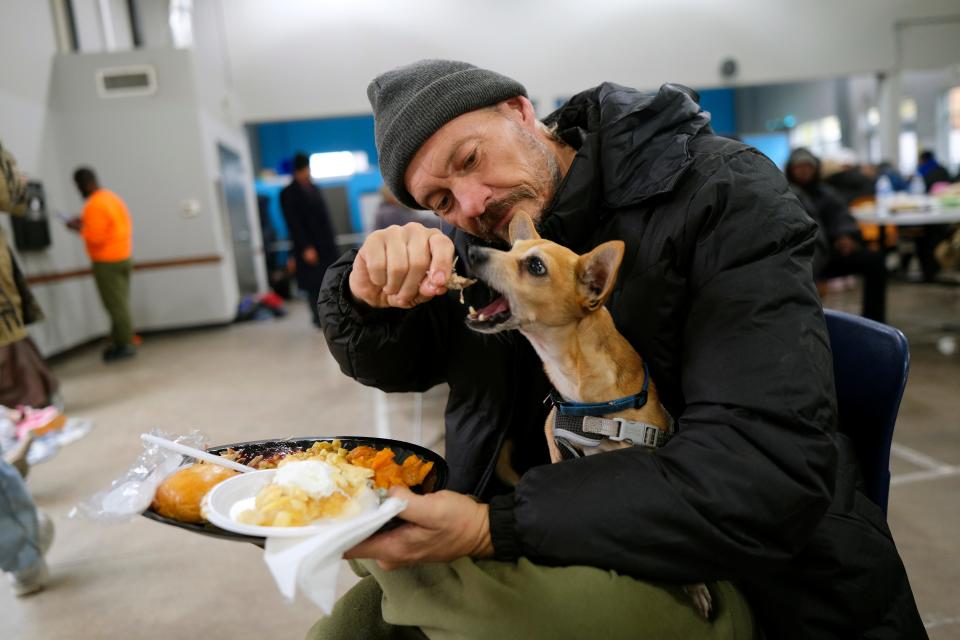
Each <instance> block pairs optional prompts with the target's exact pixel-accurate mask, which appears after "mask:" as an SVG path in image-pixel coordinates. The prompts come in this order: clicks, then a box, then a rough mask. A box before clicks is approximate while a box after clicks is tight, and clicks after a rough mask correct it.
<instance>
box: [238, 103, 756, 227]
mask: <svg viewBox="0 0 960 640" xmlns="http://www.w3.org/2000/svg"><path fill="white" fill-rule="evenodd" d="M699 93H700V104H701V105H702V106H703V108H704V109H705V110H707V111H709V112H710V115H711V117H712V123H713V129H714V131H716V132H717V133H719V134H725V135H730V134H732V133H734V132H735V131H736V122H737V118H736V107H735V101H734V90H733V89H704V90H702V91H700V92H699ZM257 137H258V139H259V145H260V166H261V167H263V168H264V169H273V170H274V171H276V172H277V173H279V174H289V173H290V162H291V160H292V158H293V154H295V153H296V152H297V151H303V152H304V153H306V154H308V155H309V154H311V153H321V152H324V151H366V152H367V157H368V158H369V159H370V167H371V171H370V172H369V173H365V174H358V175H355V176H352V177H351V178H349V179H331V180H326V181H323V184H341V185H345V186H346V187H347V192H348V199H349V203H350V218H351V221H352V222H353V225H354V230H355V231H361V230H362V225H361V218H360V196H361V194H363V193H367V192H371V191H376V190H377V189H379V188H380V185H381V184H382V183H383V181H382V179H381V178H380V174H379V172H378V171H377V148H376V144H375V142H374V136H373V116H372V115H362V116H346V117H341V118H324V119H320V120H294V121H290V122H269V123H264V124H259V125H257ZM280 188H281V187H278V186H276V185H273V184H266V183H262V182H259V181H258V183H257V193H259V194H261V195H266V196H268V197H269V198H270V209H271V210H270V217H271V220H273V221H274V223H275V225H276V226H277V228H278V229H279V230H281V233H284V235H285V230H286V229H285V226H284V225H283V216H281V215H280V211H279V202H278V197H277V195H278V194H279V191H280Z"/></svg>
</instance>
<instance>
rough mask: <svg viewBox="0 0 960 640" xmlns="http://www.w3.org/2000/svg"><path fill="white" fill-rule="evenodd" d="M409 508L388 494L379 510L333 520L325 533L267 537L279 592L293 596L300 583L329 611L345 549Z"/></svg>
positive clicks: (270, 564) (268, 560) (269, 561)
mask: <svg viewBox="0 0 960 640" xmlns="http://www.w3.org/2000/svg"><path fill="white" fill-rule="evenodd" d="M406 508H407V502H406V501H405V500H400V499H399V498H387V499H386V500H384V501H383V502H382V503H381V504H380V507H379V508H378V509H377V510H376V511H370V512H368V513H364V514H361V515H359V516H357V517H355V518H350V519H349V520H345V521H343V522H339V523H335V524H331V525H330V527H329V528H325V529H324V531H323V532H322V533H317V534H314V535H312V536H307V537H304V538H267V544H266V546H265V547H264V553H263V559H264V560H265V561H266V563H267V567H269V568H270V573H272V574H273V579H274V580H276V582H277V587H278V588H279V589H280V593H282V594H283V595H284V596H285V597H286V598H288V599H290V600H293V598H294V596H295V595H296V593H297V586H298V585H299V586H300V590H301V591H302V592H303V594H304V595H305V596H307V598H309V599H310V600H311V601H312V602H313V603H314V604H315V605H317V606H318V607H320V608H321V609H322V610H323V613H324V615H328V614H329V613H330V611H331V610H332V609H333V603H334V601H335V600H336V596H337V594H336V590H337V574H338V573H339V572H340V560H341V559H342V558H343V554H344V552H345V551H346V550H347V549H350V548H351V547H353V546H354V545H356V544H357V543H358V542H360V541H362V540H365V539H366V538H368V537H370V535H371V534H373V533H374V532H375V531H376V530H377V529H379V528H380V527H381V526H383V524H384V523H386V522H387V521H388V520H390V519H391V518H392V517H394V516H395V515H397V514H398V513H400V512H401V511H403V510H404V509H406Z"/></svg>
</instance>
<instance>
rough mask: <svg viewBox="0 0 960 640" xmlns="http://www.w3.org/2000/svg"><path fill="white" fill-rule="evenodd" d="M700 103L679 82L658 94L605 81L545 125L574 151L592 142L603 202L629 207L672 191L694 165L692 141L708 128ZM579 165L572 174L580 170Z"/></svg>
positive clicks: (577, 97) (574, 99)
mask: <svg viewBox="0 0 960 640" xmlns="http://www.w3.org/2000/svg"><path fill="white" fill-rule="evenodd" d="M698 99H699V96H698V95H697V93H696V92H695V91H693V90H692V89H689V88H687V87H684V86H681V85H678V84H665V85H663V86H662V87H660V89H659V90H658V91H655V92H654V91H638V90H636V89H631V88H629V87H624V86H621V85H618V84H615V83H612V82H605V83H603V84H601V85H599V86H597V87H594V88H593V89H588V90H586V91H583V92H581V93H579V94H577V95H575V96H574V97H573V98H571V99H570V101H569V102H567V103H566V104H565V105H563V106H562V107H560V108H559V109H558V110H557V111H555V112H553V113H552V114H550V115H549V116H547V117H546V118H545V119H544V123H545V124H547V125H549V126H552V125H554V124H555V125H556V126H557V132H558V133H559V134H560V136H561V137H562V138H563V139H564V141H566V142H567V143H569V144H571V145H572V146H574V147H575V148H578V149H583V148H584V146H585V145H586V144H587V143H588V142H592V143H593V144H594V145H595V147H596V152H597V157H596V158H595V159H594V161H595V162H596V163H597V168H599V170H600V176H593V178H594V179H595V178H597V177H599V178H600V184H601V186H602V191H603V194H602V199H603V202H604V204H606V205H607V206H611V207H621V206H628V205H632V204H636V203H637V202H639V201H641V200H644V199H646V198H649V197H651V196H653V195H657V194H659V193H664V192H666V191H670V190H671V189H672V188H673V185H674V184H675V183H676V181H677V180H678V179H679V178H680V176H681V175H682V174H683V173H684V171H685V170H686V168H687V166H688V165H689V164H690V153H689V151H688V149H687V143H688V141H689V140H690V138H692V137H693V136H694V135H696V134H697V133H699V132H700V131H703V130H706V131H709V130H710V129H709V123H710V114H709V113H707V112H706V111H704V110H703V109H702V108H701V107H700V105H699V104H698V102H697V100H698ZM591 138H593V140H590V139H591ZM587 146H590V145H587ZM576 164H577V163H576V162H575V163H574V167H572V168H571V172H575V171H577V170H578V169H580V168H579V167H577V166H576ZM568 177H569V176H568ZM558 196H559V194H558Z"/></svg>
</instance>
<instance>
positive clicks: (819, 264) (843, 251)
mask: <svg viewBox="0 0 960 640" xmlns="http://www.w3.org/2000/svg"><path fill="white" fill-rule="evenodd" d="M786 174H787V180H788V181H789V182H790V187H791V188H792V189H793V190H794V192H795V193H796V194H797V197H798V198H799V200H800V202H801V204H803V205H804V208H805V209H806V210H807V213H809V214H810V216H811V217H812V218H813V219H814V220H815V221H816V222H817V225H818V226H819V227H820V234H821V238H820V239H819V242H818V245H817V246H818V249H820V250H819V251H817V253H816V255H815V257H814V263H813V264H814V271H813V276H814V278H816V279H818V280H820V279H822V280H826V279H829V278H835V277H837V276H846V275H850V274H858V275H862V276H863V315H864V317H867V318H870V319H871V320H876V321H877V322H884V321H885V320H886V306H887V305H886V299H887V267H886V264H885V262H884V257H883V253H881V252H879V251H871V250H870V249H867V248H866V247H864V246H863V239H862V238H861V236H860V228H859V227H858V226H857V221H856V220H855V219H854V217H853V216H852V215H851V214H850V209H849V208H848V207H847V205H846V203H844V201H843V199H842V198H841V197H840V195H839V194H838V193H837V192H836V191H834V190H833V189H832V188H831V187H830V186H829V185H826V184H824V183H823V181H821V179H820V160H819V158H817V157H816V156H815V155H813V154H812V153H810V151H809V150H807V149H804V148H802V147H801V148H799V149H795V150H794V151H793V153H791V154H790V158H789V160H787V167H786Z"/></svg>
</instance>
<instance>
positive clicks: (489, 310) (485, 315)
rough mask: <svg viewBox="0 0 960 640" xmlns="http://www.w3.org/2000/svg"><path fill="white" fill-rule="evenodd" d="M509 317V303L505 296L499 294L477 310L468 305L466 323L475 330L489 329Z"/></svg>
mask: <svg viewBox="0 0 960 640" xmlns="http://www.w3.org/2000/svg"><path fill="white" fill-rule="evenodd" d="M509 319H510V303H509V302H508V301H507V298H506V297H505V296H500V297H499V298H497V299H495V300H494V301H493V302H491V303H490V304H488V305H487V306H485V307H483V308H482V309H480V310H479V311H477V310H476V309H474V308H473V307H470V312H469V313H468V314H467V325H468V326H469V327H470V328H471V329H475V330H484V329H486V330H489V329H493V328H494V327H497V326H499V325H501V324H503V323H504V322H506V321H507V320H509Z"/></svg>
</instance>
